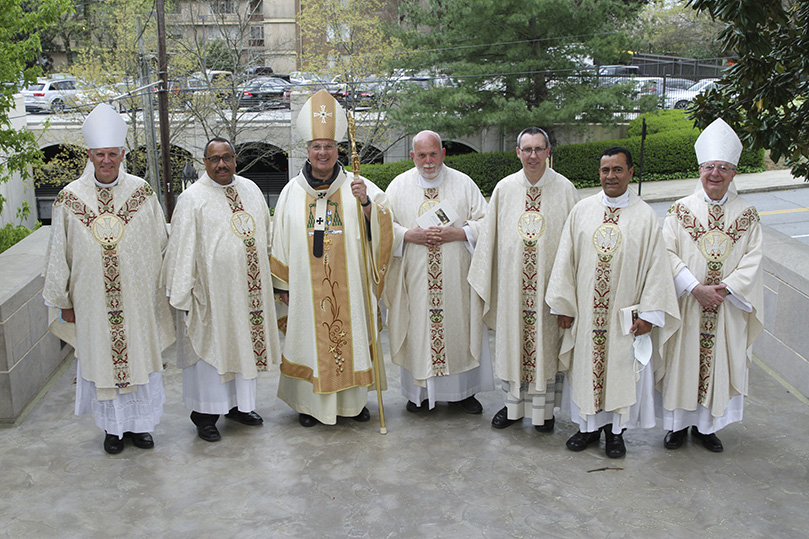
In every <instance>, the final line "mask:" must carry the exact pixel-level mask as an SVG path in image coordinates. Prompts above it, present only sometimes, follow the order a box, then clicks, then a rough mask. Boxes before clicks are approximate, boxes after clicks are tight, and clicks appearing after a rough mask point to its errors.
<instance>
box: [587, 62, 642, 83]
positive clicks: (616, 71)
mask: <svg viewBox="0 0 809 539" xmlns="http://www.w3.org/2000/svg"><path fill="white" fill-rule="evenodd" d="M639 75H640V68H639V67H638V66H625V65H608V66H598V67H597V68H596V79H597V81H598V85H599V86H609V85H611V84H617V83H619V82H626V81H628V80H629V79H631V78H633V77H637V76H639Z"/></svg>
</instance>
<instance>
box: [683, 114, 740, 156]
mask: <svg viewBox="0 0 809 539" xmlns="http://www.w3.org/2000/svg"><path fill="white" fill-rule="evenodd" d="M694 150H696V152H697V163H698V164H700V165H701V164H702V163H706V162H708V161H726V162H728V163H731V164H733V165H734V166H735V165H738V164H739V156H740V155H741V154H742V141H741V140H739V136H738V135H737V134H736V131H734V130H733V128H732V127H730V126H729V125H728V124H727V123H725V120H723V119H722V118H717V119H716V120H714V121H713V122H712V123H711V125H709V126H708V127H706V128H705V131H703V132H702V133H701V134H700V136H699V138H698V139H697V142H696V143H694Z"/></svg>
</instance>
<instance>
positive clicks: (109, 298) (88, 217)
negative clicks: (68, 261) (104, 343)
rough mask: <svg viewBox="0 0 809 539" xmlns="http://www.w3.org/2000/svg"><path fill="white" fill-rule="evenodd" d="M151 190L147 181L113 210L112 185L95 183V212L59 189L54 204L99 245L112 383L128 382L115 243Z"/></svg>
mask: <svg viewBox="0 0 809 539" xmlns="http://www.w3.org/2000/svg"><path fill="white" fill-rule="evenodd" d="M153 194H154V191H152V188H151V187H149V185H148V184H146V185H142V186H140V187H138V188H137V189H135V190H134V191H133V192H132V194H131V195H129V197H127V199H126V201H125V202H124V204H123V205H122V206H121V208H120V209H119V210H118V211H117V212H116V211H115V200H114V198H113V188H112V187H98V186H97V187H96V204H97V207H98V214H97V215H96V213H95V212H94V211H93V210H92V209H90V208H88V207H87V205H86V204H84V202H82V201H81V199H79V197H77V196H76V195H75V194H73V193H70V192H67V191H65V190H62V192H60V193H59V196H57V197H56V204H57V205H58V204H62V205H63V206H64V207H65V208H67V209H68V210H70V211H71V212H72V213H73V215H75V216H76V217H77V218H78V219H79V221H81V223H82V224H83V225H84V226H86V227H87V228H88V229H89V230H90V233H91V234H92V236H93V238H94V239H95V240H96V241H97V242H98V244H99V246H100V248H101V267H102V270H103V272H104V299H105V303H106V307H107V323H108V325H109V332H110V349H111V352H112V358H111V359H112V368H113V379H114V380H115V386H116V387H117V388H119V389H123V388H125V387H128V386H129V385H130V384H131V383H132V382H131V375H132V373H131V369H130V366H129V346H128V343H127V335H126V327H125V326H124V320H125V317H124V302H123V294H122V292H121V261H120V257H119V255H118V243H119V242H120V241H121V239H122V238H123V236H124V232H125V230H126V225H127V224H129V222H130V221H131V220H132V218H133V217H135V214H137V212H138V210H139V209H140V208H141V207H142V206H143V203H144V202H146V200H148V198H149V197H150V196H152V195H153Z"/></svg>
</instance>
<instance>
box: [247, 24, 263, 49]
mask: <svg viewBox="0 0 809 539" xmlns="http://www.w3.org/2000/svg"><path fill="white" fill-rule="evenodd" d="M248 46H249V47H263V46H264V27H263V26H251V27H250V39H249V43H248Z"/></svg>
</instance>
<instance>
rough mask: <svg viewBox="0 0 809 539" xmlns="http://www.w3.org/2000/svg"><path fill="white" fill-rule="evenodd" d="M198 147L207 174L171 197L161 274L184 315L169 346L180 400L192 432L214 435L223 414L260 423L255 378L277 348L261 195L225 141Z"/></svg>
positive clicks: (217, 434) (267, 213)
mask: <svg viewBox="0 0 809 539" xmlns="http://www.w3.org/2000/svg"><path fill="white" fill-rule="evenodd" d="M203 155H204V157H203V159H204V161H205V174H203V175H202V177H201V178H200V179H198V180H197V181H196V182H195V183H194V184H193V185H192V186H191V187H189V188H188V189H186V190H185V191H184V192H183V194H182V195H180V197H179V198H178V199H177V206H176V208H175V210H174V216H173V218H172V223H171V237H170V238H169V245H168V249H167V252H166V259H165V262H164V264H163V274H162V281H163V284H164V285H165V289H166V293H167V294H168V295H169V298H170V301H171V305H172V306H173V307H174V308H175V309H177V310H178V311H180V313H181V317H182V318H183V319H184V320H183V321H180V322H179V323H178V344H177V364H178V366H179V367H180V368H182V370H183V400H184V401H185V406H186V408H188V409H189V410H191V421H192V422H193V423H194V425H196V427H197V435H198V436H199V437H200V438H201V439H203V440H205V441H206V442H215V441H217V440H219V439H220V438H221V434H220V432H219V429H218V428H217V427H216V422H217V420H218V419H219V416H220V415H222V414H224V415H225V417H226V418H228V419H232V420H234V421H236V422H238V423H241V424H243V425H249V426H258V425H261V424H262V422H263V419H262V418H261V416H260V415H259V414H257V413H256V411H255V410H256V379H257V377H258V373H259V371H266V370H267V368H268V366H269V364H270V363H277V362H278V360H279V358H280V355H281V354H280V347H279V342H278V330H277V327H276V315H275V303H274V296H273V289H272V278H271V275H270V254H269V253H270V240H271V238H272V234H271V229H270V226H271V222H270V211H269V209H268V207H267V203H266V202H265V200H264V195H263V194H262V193H261V191H260V190H259V188H258V187H257V186H256V184H255V183H253V182H252V181H251V180H249V179H247V178H243V177H241V176H237V175H236V174H235V170H236V152H235V150H234V148H233V145H232V144H231V143H230V141H228V140H227V139H224V138H220V137H217V138H213V139H211V140H210V141H209V142H208V143H207V144H206V145H205V150H204V153H203Z"/></svg>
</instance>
